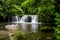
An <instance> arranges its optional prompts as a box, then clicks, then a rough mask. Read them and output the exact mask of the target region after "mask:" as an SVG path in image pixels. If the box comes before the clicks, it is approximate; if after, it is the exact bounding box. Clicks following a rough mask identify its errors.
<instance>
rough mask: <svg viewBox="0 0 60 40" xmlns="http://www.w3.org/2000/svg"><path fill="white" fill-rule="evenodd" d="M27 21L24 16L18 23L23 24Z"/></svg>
mask: <svg viewBox="0 0 60 40" xmlns="http://www.w3.org/2000/svg"><path fill="white" fill-rule="evenodd" d="M26 21H27V15H24V16H23V17H22V18H21V20H20V23H25V22H26Z"/></svg>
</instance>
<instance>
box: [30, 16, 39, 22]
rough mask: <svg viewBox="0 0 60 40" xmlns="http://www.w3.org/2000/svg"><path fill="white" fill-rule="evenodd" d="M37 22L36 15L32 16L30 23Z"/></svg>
mask: <svg viewBox="0 0 60 40" xmlns="http://www.w3.org/2000/svg"><path fill="white" fill-rule="evenodd" d="M37 22H38V19H37V16H36V15H34V16H32V21H31V23H37Z"/></svg>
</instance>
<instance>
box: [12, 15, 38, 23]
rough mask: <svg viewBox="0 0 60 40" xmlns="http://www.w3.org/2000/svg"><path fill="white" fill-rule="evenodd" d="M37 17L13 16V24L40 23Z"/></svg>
mask: <svg viewBox="0 0 60 40" xmlns="http://www.w3.org/2000/svg"><path fill="white" fill-rule="evenodd" d="M37 18H38V16H37V15H24V16H22V17H21V18H20V17H19V16H18V15H17V16H12V23H38V19H37Z"/></svg>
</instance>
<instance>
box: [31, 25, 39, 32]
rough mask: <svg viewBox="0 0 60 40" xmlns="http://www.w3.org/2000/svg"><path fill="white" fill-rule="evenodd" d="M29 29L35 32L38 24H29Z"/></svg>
mask: <svg viewBox="0 0 60 40" xmlns="http://www.w3.org/2000/svg"><path fill="white" fill-rule="evenodd" d="M31 29H32V31H33V32H37V29H38V24H31Z"/></svg>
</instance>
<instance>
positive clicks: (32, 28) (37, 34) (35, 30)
mask: <svg viewBox="0 0 60 40" xmlns="http://www.w3.org/2000/svg"><path fill="white" fill-rule="evenodd" d="M7 24H8V23H6V24H0V30H4V31H5V30H6V29H5V25H7ZM9 24H11V23H9ZM17 25H19V26H20V30H21V31H23V32H24V33H25V37H26V40H47V39H46V38H49V37H51V36H52V38H53V32H52V33H51V32H49V33H48V32H47V33H46V32H44V31H41V29H42V28H43V27H47V26H44V25H43V24H34V23H32V24H28V23H27V24H19V23H18V24H17ZM43 29H44V28H43ZM44 30H45V29H44Z"/></svg>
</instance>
